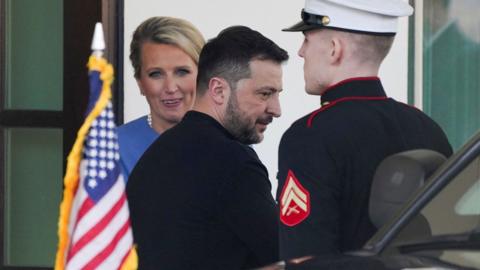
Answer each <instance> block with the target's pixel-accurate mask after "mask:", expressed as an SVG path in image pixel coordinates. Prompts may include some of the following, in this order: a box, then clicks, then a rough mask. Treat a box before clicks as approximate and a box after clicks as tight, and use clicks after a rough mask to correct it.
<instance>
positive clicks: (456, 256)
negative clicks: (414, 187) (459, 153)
mask: <svg viewBox="0 0 480 270" xmlns="http://www.w3.org/2000/svg"><path fill="white" fill-rule="evenodd" d="M479 237H480V158H478V157H477V158H476V159H475V160H473V161H472V162H471V163H470V164H469V165H468V166H467V167H465V168H464V169H463V171H461V172H460V173H459V174H458V175H457V176H455V177H454V178H453V179H452V180H451V181H450V182H449V183H448V184H447V185H446V186H445V187H444V188H443V189H442V190H441V191H440V192H439V193H438V194H437V195H436V196H435V197H434V198H433V199H432V200H431V201H430V202H428V203H427V204H426V205H425V206H424V207H423V209H422V210H421V211H420V212H419V214H418V215H417V216H416V217H415V218H413V219H412V220H411V221H410V222H409V223H408V224H407V225H406V226H405V227H404V228H403V229H402V230H401V231H400V233H399V234H398V235H397V236H396V238H395V240H394V241H393V245H391V246H390V247H389V252H391V251H392V249H397V248H398V250H399V251H400V252H405V250H407V251H406V252H421V253H422V254H424V255H428V256H429V257H435V258H436V259H439V260H441V261H444V262H449V263H453V264H456V265H462V266H468V267H480V250H478V248H477V249H476V250H472V248H471V245H469V244H470V243H472V242H473V241H477V242H478V241H479V239H480V238H479ZM445 243H451V245H450V247H446V246H445ZM405 247H406V248H405ZM452 247H453V248H452Z"/></svg>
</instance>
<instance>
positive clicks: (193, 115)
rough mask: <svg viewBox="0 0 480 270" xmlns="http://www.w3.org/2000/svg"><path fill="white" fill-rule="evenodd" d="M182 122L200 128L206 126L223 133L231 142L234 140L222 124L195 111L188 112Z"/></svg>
mask: <svg viewBox="0 0 480 270" xmlns="http://www.w3.org/2000/svg"><path fill="white" fill-rule="evenodd" d="M182 122H191V123H192V124H194V125H199V126H201V127H205V126H206V125H209V126H211V127H214V128H215V129H217V130H218V131H220V132H221V133H223V134H224V135H225V136H227V137H228V138H230V139H232V140H236V138H235V137H233V135H232V134H231V133H230V132H228V130H227V129H225V127H223V126H222V124H220V123H219V122H218V121H217V120H216V119H215V118H213V117H211V116H210V115H208V114H206V113H203V112H199V111H195V110H191V111H188V112H187V113H186V114H185V116H184V117H183V119H182Z"/></svg>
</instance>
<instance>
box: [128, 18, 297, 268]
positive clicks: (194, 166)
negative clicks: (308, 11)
mask: <svg viewBox="0 0 480 270" xmlns="http://www.w3.org/2000/svg"><path fill="white" fill-rule="evenodd" d="M287 59H288V54H287V52H286V51H284V50H283V49H281V48H280V47H278V46H277V45H276V44H275V43H273V42H272V41H271V40H269V39H267V38H266V37H264V36H263V35H261V34H260V33H258V32H257V31H254V30H251V29H249V28H247V27H243V26H235V27H230V28H227V29H225V30H223V31H222V32H221V33H220V34H219V35H218V36H217V37H216V38H214V39H212V40H210V41H209V42H208V43H207V44H206V45H205V47H204V48H203V50H202V52H201V54H200V60H199V67H198V78H197V100H196V102H195V105H194V108H193V110H192V111H190V112H188V113H187V114H186V115H185V117H184V119H183V120H182V121H181V122H180V123H179V124H178V125H177V126H175V127H173V128H172V129H170V130H168V131H167V132H165V133H164V134H162V135H161V136H160V137H159V138H158V139H157V140H156V141H155V142H154V143H153V144H152V146H151V147H150V148H149V149H148V150H147V151H146V152H145V154H144V155H143V157H142V158H141V159H140V161H139V162H138V163H137V165H136V167H135V169H134V170H133V172H132V174H131V176H130V178H129V181H128V184H127V195H128V200H129V204H130V214H131V221H132V228H133V234H134V240H135V242H136V244H137V247H138V254H139V267H140V269H169V270H174V269H182V270H183V269H245V268H251V267H258V266H261V265H265V264H269V263H272V262H275V261H277V260H278V221H277V220H278V218H277V213H278V211H277V206H276V203H275V201H274V199H273V197H272V196H271V191H270V190H271V185H270V181H269V179H268V174H267V170H266V168H265V167H264V166H263V164H262V163H261V161H260V160H259V159H258V157H257V155H256V153H255V151H254V150H253V149H252V148H251V147H250V146H249V145H250V144H254V143H259V142H260V141H261V140H262V139H263V132H264V131H265V129H266V127H267V125H268V124H269V123H270V122H271V121H272V120H273V118H274V117H279V116H280V104H279V98H278V97H279V93H280V91H281V90H282V67H281V64H282V63H283V62H284V61H286V60H287Z"/></svg>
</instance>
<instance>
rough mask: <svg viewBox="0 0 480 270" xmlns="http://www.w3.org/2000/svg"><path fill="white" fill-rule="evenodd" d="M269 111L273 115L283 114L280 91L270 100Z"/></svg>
mask: <svg viewBox="0 0 480 270" xmlns="http://www.w3.org/2000/svg"><path fill="white" fill-rule="evenodd" d="M267 113H269V114H271V115H272V116H273V117H280V115H282V109H281V107H280V99H279V98H278V93H277V94H275V95H274V96H273V97H272V99H270V100H269V102H268V107H267Z"/></svg>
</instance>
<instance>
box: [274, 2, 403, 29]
mask: <svg viewBox="0 0 480 270" xmlns="http://www.w3.org/2000/svg"><path fill="white" fill-rule="evenodd" d="M412 13H413V8H412V7H411V6H410V5H409V4H408V3H407V2H406V1H405V0H306V1H305V8H304V9H303V10H302V21H301V22H299V23H297V24H295V25H293V26H292V27H290V28H287V29H283V31H292V32H293V31H308V30H311V29H317V28H332V29H338V30H344V31H351V32H361V33H367V34H390V35H393V34H395V33H396V32H397V21H398V17H403V16H410V15H412Z"/></svg>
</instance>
